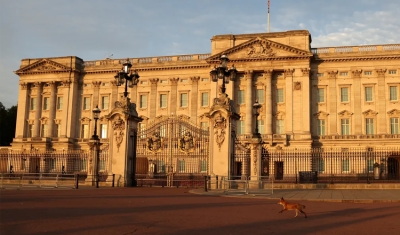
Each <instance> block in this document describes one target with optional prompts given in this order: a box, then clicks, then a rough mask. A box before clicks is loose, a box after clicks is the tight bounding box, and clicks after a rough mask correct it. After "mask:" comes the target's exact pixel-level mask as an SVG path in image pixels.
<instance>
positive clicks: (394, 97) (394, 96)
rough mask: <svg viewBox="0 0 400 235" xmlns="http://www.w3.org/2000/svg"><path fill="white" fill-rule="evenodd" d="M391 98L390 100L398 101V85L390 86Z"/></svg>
mask: <svg viewBox="0 0 400 235" xmlns="http://www.w3.org/2000/svg"><path fill="white" fill-rule="evenodd" d="M389 93H390V94H389V96H390V97H389V100H390V101H396V100H398V98H397V86H390V87H389Z"/></svg>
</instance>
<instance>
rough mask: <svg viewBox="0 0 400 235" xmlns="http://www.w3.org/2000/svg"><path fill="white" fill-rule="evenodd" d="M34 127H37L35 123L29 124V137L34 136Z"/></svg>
mask: <svg viewBox="0 0 400 235" xmlns="http://www.w3.org/2000/svg"><path fill="white" fill-rule="evenodd" d="M34 128H35V125H33V124H29V125H28V138H32V137H33V131H34Z"/></svg>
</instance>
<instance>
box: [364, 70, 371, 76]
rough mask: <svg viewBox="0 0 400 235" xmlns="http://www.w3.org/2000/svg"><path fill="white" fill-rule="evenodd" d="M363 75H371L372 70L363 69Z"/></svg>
mask: <svg viewBox="0 0 400 235" xmlns="http://www.w3.org/2000/svg"><path fill="white" fill-rule="evenodd" d="M364 75H367V76H369V75H372V71H365V72H364Z"/></svg>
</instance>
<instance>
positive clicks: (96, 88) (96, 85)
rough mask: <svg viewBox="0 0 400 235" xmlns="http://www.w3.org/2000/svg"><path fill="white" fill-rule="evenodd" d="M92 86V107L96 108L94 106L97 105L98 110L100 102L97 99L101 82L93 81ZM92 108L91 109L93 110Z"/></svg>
mask: <svg viewBox="0 0 400 235" xmlns="http://www.w3.org/2000/svg"><path fill="white" fill-rule="evenodd" d="M92 85H93V106H94V107H96V105H98V106H99V108H101V104H100V102H101V100H100V97H99V93H100V85H101V82H99V81H93V82H92ZM94 107H92V108H94Z"/></svg>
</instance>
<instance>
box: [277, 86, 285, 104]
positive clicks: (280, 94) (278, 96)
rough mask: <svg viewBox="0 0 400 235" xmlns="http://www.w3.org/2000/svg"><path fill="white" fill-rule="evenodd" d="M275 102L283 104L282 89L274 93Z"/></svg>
mask: <svg viewBox="0 0 400 235" xmlns="http://www.w3.org/2000/svg"><path fill="white" fill-rule="evenodd" d="M276 102H277V103H283V102H284V99H283V89H282V88H279V89H278V90H277V91H276Z"/></svg>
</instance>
